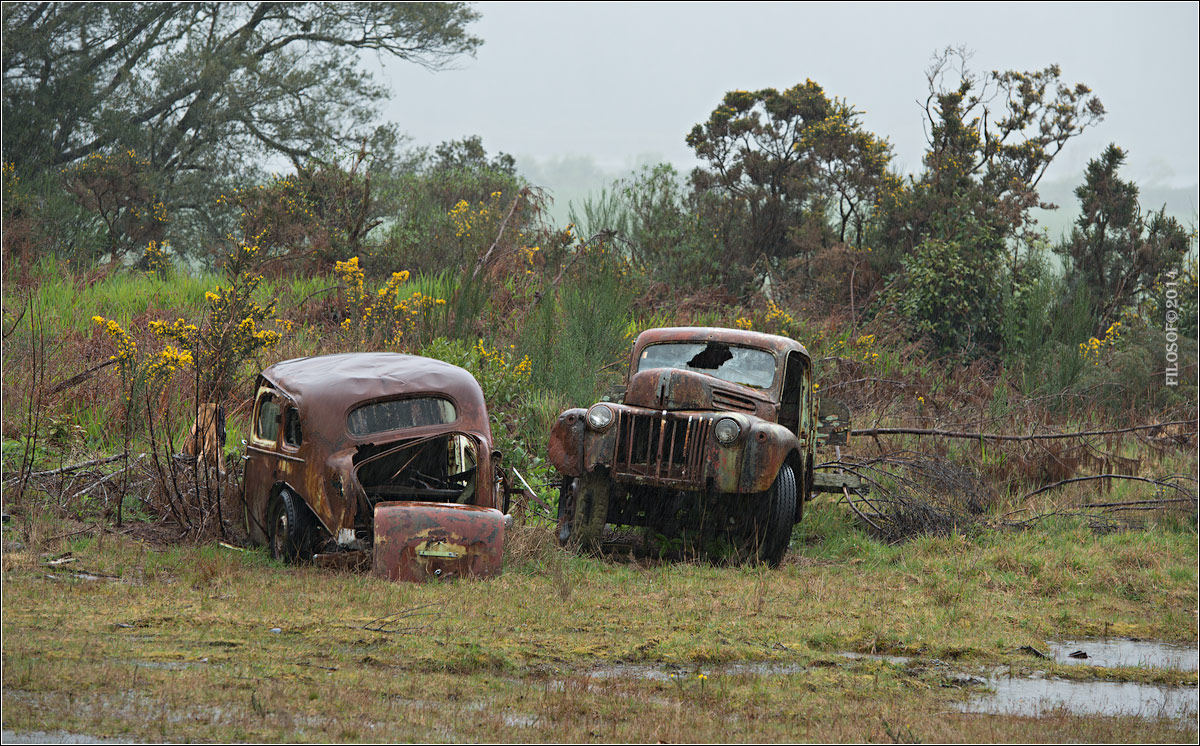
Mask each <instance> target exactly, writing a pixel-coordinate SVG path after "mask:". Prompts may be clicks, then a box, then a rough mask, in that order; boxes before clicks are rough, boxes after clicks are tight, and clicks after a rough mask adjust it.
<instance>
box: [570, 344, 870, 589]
mask: <svg viewBox="0 0 1200 746" xmlns="http://www.w3.org/2000/svg"><path fill="white" fill-rule="evenodd" d="M847 414H848V413H846V412H845V407H844V406H841V405H839V404H837V403H833V402H831V405H830V408H829V410H828V411H823V412H818V401H817V398H816V396H815V395H814V389H813V370H812V361H811V359H810V358H809V354H808V351H807V350H805V348H804V346H803V345H801V344H800V343H799V342H796V341H795V340H792V339H788V338H786V337H781V336H775V335H770V334H762V333H758V332H752V331H746V330H740V329H718V328H707V327H674V328H665V329H651V330H648V331H645V332H643V333H642V334H641V335H639V336H638V338H637V340H636V341H635V342H634V345H633V351H632V354H631V356H630V359H629V377H628V380H627V384H626V387H625V390H624V396H623V401H620V402H604V401H602V402H598V403H596V404H593V405H592V406H591V407H589V408H586V409H583V408H579V409H569V410H567V411H565V412H563V413H562V414H561V415H559V417H558V419H557V421H556V422H555V423H554V425H553V426H552V429H551V434H550V444H549V457H550V461H551V462H552V463H553V465H554V467H555V468H556V469H557V470H558V471H559V473H560V474H561V475H562V477H563V482H562V491H561V494H560V498H559V509H558V528H557V530H558V539H559V541H560V542H562V543H563V544H570V543H573V544H576V545H580V546H583V547H585V548H590V549H595V548H598V547H599V546H600V544H601V542H602V539H603V536H604V530H605V526H606V525H607V524H610V523H612V524H622V525H627V526H640V527H647V528H648V529H650V530H651V531H652V532H655V533H658V534H660V535H662V536H663V537H665V538H667V539H679V538H680V537H687V536H691V537H697V538H702V539H705V540H706V543H711V542H707V539H710V538H718V537H719V538H720V539H721V540H722V541H721V542H718V544H723V545H724V546H726V547H732V548H733V550H734V551H733V558H734V559H735V560H737V561H741V562H763V563H767V564H769V565H772V566H776V565H778V564H779V563H780V561H781V559H782V558H783V555H784V553H785V552H786V551H787V547H788V543H789V541H790V539H791V534H792V527H793V525H794V524H795V523H797V522H798V521H800V519H801V517H802V516H803V514H804V503H805V501H806V500H807V499H808V498H809V497H810V495H811V494H812V492H813V490H814V486H815V485H816V483H817V482H818V481H819V480H817V479H815V478H814V466H815V458H816V456H815V449H816V447H817V443H818V440H821V441H823V442H829V443H844V442H845V436H846V433H847V431H848V428H849V423H848V422H847V419H848V416H847Z"/></svg>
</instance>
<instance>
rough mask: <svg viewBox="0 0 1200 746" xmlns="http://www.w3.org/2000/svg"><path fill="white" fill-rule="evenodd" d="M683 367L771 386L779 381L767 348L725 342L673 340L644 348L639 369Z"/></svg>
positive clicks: (760, 387) (764, 386) (749, 384)
mask: <svg viewBox="0 0 1200 746" xmlns="http://www.w3.org/2000/svg"><path fill="white" fill-rule="evenodd" d="M651 368H680V369H681V370H694V371H696V372H697V373H706V374H708V375H710V376H713V377H715V378H719V379H721V380H722V381H728V382H729V383H740V384H742V385H744V386H753V387H754V388H759V389H765V388H770V386H771V382H772V381H774V380H775V357H774V356H773V355H772V354H771V353H769V352H765V351H763V350H756V349H753V348H750V347H738V346H737V345H731V344H726V343H724V342H709V343H707V344H703V343H699V342H669V343H666V344H656V345H650V346H649V347H647V348H646V349H644V350H642V355H641V358H640V359H639V360H638V370H639V371H643V370H650V369H651Z"/></svg>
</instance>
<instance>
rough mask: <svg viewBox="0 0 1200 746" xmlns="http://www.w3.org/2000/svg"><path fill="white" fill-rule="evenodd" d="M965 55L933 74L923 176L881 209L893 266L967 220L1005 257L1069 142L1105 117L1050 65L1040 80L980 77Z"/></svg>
mask: <svg viewBox="0 0 1200 746" xmlns="http://www.w3.org/2000/svg"><path fill="white" fill-rule="evenodd" d="M968 60H969V55H968V54H967V53H966V52H964V51H963V50H956V49H947V50H945V51H943V52H942V53H941V54H939V55H938V56H937V57H935V59H934V62H933V64H932V65H931V67H930V68H929V70H928V71H927V78H928V82H929V94H928V96H927V97H926V100H925V128H926V133H927V141H928V147H927V149H926V152H925V158H924V165H925V169H924V171H923V172H922V173H921V174H920V175H919V176H917V177H913V178H911V179H910V180H909V182H908V183H907V184H906V185H904V186H903V188H900V189H896V190H893V191H890V192H888V193H887V194H886V195H885V196H886V199H885V202H884V204H883V205H882V208H883V212H884V215H885V219H884V220H883V224H882V230H883V243H884V244H885V245H887V246H888V247H890V248H891V252H890V253H889V258H891V259H892V260H895V259H896V258H898V256H899V255H901V254H903V253H904V252H906V251H909V250H911V249H912V248H913V247H914V246H916V245H917V244H919V243H921V242H922V241H923V240H925V239H926V238H928V237H931V236H932V237H940V238H945V236H939V235H938V234H937V233H936V230H937V227H938V225H939V223H940V221H939V218H940V217H941V216H944V215H946V214H947V213H949V212H951V211H953V210H959V211H968V212H970V213H971V214H972V215H973V216H974V218H975V220H976V221H977V222H978V224H979V225H981V226H987V228H988V231H989V232H990V233H991V234H992V235H993V236H994V238H995V239H996V240H997V243H995V244H994V245H993V246H992V248H993V249H994V250H996V251H997V252H999V251H1001V250H1002V249H1003V248H1005V247H1006V246H1008V239H1010V238H1012V237H1014V236H1017V235H1018V234H1019V233H1021V232H1022V231H1023V229H1025V228H1027V227H1028V226H1029V223H1030V222H1031V219H1030V216H1029V210H1030V209H1031V208H1033V207H1036V206H1038V205H1039V199H1038V195H1037V184H1038V182H1039V181H1040V180H1041V178H1042V176H1043V175H1044V174H1045V172H1046V169H1047V168H1048V167H1049V166H1050V163H1051V162H1053V160H1054V158H1055V156H1057V155H1058V153H1059V152H1060V151H1061V150H1062V149H1063V147H1064V146H1065V145H1066V144H1067V142H1068V141H1069V140H1070V139H1071V138H1073V137H1076V136H1078V135H1079V134H1081V133H1082V132H1083V131H1084V130H1086V129H1087V128H1088V127H1089V126H1091V125H1092V124H1094V123H1096V122H1098V121H1099V120H1100V119H1101V118H1102V117H1103V115H1104V106H1103V104H1101V103H1100V99H1099V98H1097V97H1096V96H1095V95H1094V94H1092V92H1091V89H1089V88H1088V87H1087V86H1085V85H1083V84H1082V83H1077V84H1075V85H1073V86H1071V85H1066V84H1064V83H1063V82H1062V81H1061V70H1060V69H1059V67H1058V66H1057V65H1051V66H1049V67H1047V68H1045V69H1043V70H1040V71H1034V72H1017V71H1005V72H1000V71H992V72H990V73H987V74H986V75H979V74H976V73H974V72H972V71H971V70H970V69H969V68H968V67H967V63H968Z"/></svg>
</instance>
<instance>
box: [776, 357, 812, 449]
mask: <svg viewBox="0 0 1200 746" xmlns="http://www.w3.org/2000/svg"><path fill="white" fill-rule="evenodd" d="M806 367H807V361H806V360H805V359H804V358H803V357H802V356H801V355H799V354H798V353H795V352H792V353H789V354H788V357H787V370H786V371H785V374H784V379H783V397H782V398H781V401H780V402H779V424H780V425H783V426H784V427H786V428H787V429H788V430H791V431H792V432H793V433H795V434H796V435H799V434H800V419H801V417H800V403H801V401H802V400H803V392H804V371H805V368H806Z"/></svg>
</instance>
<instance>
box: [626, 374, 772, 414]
mask: <svg viewBox="0 0 1200 746" xmlns="http://www.w3.org/2000/svg"><path fill="white" fill-rule="evenodd" d="M625 404H628V405H630V406H634V407H646V408H647V409H657V410H660V411H661V410H664V409H665V410H668V411H672V412H678V411H703V410H708V411H729V412H746V413H748V414H757V415H759V416H762V417H766V416H769V415H771V414H773V411H771V410H772V409H773V405H772V404H771V402H770V400H769V399H767V398H765V397H763V395H762V394H761V393H759V392H757V391H755V390H754V389H753V388H750V387H749V386H739V385H737V384H731V383H728V382H725V381H721V380H719V379H717V378H714V377H712V376H707V375H704V374H703V373H697V372H695V371H691V370H682V369H680V368H651V369H650V370H643V371H639V372H637V373H634V374H633V376H632V377H631V378H630V379H629V385H628V387H627V388H626V389H625Z"/></svg>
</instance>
